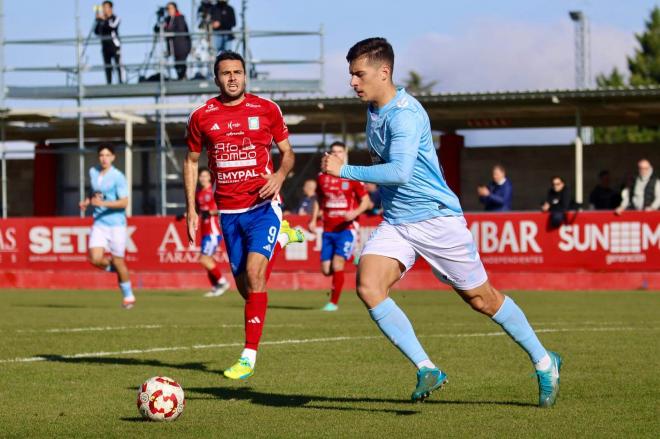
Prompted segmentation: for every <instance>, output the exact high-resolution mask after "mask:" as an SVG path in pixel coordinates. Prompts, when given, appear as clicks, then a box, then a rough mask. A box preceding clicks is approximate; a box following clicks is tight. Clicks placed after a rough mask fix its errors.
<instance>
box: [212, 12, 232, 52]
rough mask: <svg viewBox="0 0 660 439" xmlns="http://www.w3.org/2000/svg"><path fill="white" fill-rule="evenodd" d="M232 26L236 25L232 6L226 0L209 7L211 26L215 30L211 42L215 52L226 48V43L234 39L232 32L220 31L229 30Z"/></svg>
mask: <svg viewBox="0 0 660 439" xmlns="http://www.w3.org/2000/svg"><path fill="white" fill-rule="evenodd" d="M234 26H236V15H235V14H234V8H232V7H231V6H229V4H228V3H227V0H220V1H219V2H218V3H217V4H216V5H214V6H213V9H211V27H212V28H213V30H214V31H215V32H214V33H213V44H214V45H215V50H216V53H218V54H219V53H220V52H224V51H225V50H227V44H228V43H229V42H230V41H231V40H233V39H234V35H233V34H227V33H220V32H226V31H230V30H232V29H233V28H234Z"/></svg>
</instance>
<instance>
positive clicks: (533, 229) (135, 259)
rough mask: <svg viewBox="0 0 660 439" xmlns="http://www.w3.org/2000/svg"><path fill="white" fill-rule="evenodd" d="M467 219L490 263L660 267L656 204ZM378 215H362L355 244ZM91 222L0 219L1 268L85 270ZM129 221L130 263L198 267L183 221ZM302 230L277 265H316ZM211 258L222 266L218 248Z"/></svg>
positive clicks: (297, 221) (536, 267) (143, 267)
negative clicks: (552, 223)
mask: <svg viewBox="0 0 660 439" xmlns="http://www.w3.org/2000/svg"><path fill="white" fill-rule="evenodd" d="M287 219H288V220H289V221H290V222H291V224H292V225H294V226H295V225H300V226H302V227H305V226H306V224H307V222H308V221H307V218H306V217H301V216H290V217H288V218H287ZM466 219H467V221H468V227H469V228H470V231H471V232H472V234H473V236H474V238H475V241H476V243H477V247H478V248H479V251H480V254H481V257H482V260H483V261H484V263H485V265H486V268H487V269H488V270H489V271H502V272H516V271H525V272H529V271H532V272H533V271H539V272H541V271H564V270H572V271H575V270H585V271H596V272H597V271H656V270H660V212H625V213H624V214H623V215H621V216H616V215H614V213H612V212H577V213H571V214H569V216H568V220H567V223H566V224H565V225H563V226H561V227H560V228H558V229H550V228H549V227H548V216H547V215H546V214H542V213H537V212H529V213H524V212H520V213H500V214H485V213H484V214H481V213H479V214H466ZM379 221H380V220H379V219H378V218H363V219H362V220H361V227H360V230H359V233H358V236H359V242H358V246H357V247H358V252H359V249H360V248H361V246H362V244H363V243H364V242H365V241H366V240H367V239H368V237H369V235H370V233H371V232H372V231H373V229H374V228H375V227H376V226H377V225H378V223H379ZM91 224H92V222H91V219H80V218H70V217H54V218H16V219H7V220H0V269H2V270H4V271H11V270H78V269H85V270H87V269H89V265H88V263H87V261H86V253H87V241H88V238H89V232H90V227H91ZM128 224H129V225H128V228H127V235H128V236H127V246H126V249H127V253H126V259H127V262H128V264H129V267H130V268H131V270H137V271H170V270H198V263H197V258H198V254H199V248H197V247H189V246H188V243H187V238H186V232H185V222H184V221H177V220H176V219H175V218H174V217H146V216H142V217H133V218H130V219H129V221H128ZM307 238H308V240H307V242H306V243H305V244H293V245H289V246H287V248H286V249H285V251H284V252H283V253H282V254H281V255H280V256H279V257H278V259H277V261H276V266H275V271H280V272H287V271H289V272H290V271H304V272H317V271H318V270H319V257H320V245H321V244H320V243H321V239H320V238H321V231H320V230H318V231H317V232H316V233H311V232H308V233H307ZM197 244H199V238H198V240H197ZM217 258H218V260H219V261H221V262H222V263H223V265H224V268H225V269H228V265H227V263H226V257H225V255H224V253H220V254H218V255H217ZM424 265H425V264H424V262H423V261H421V260H420V261H418V266H424ZM349 270H354V266H353V264H349Z"/></svg>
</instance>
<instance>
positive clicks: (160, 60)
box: [0, 0, 324, 218]
mask: <svg viewBox="0 0 660 439" xmlns="http://www.w3.org/2000/svg"><path fill="white" fill-rule="evenodd" d="M78 3H79V2H78V1H76V11H75V23H76V35H75V37H74V38H57V39H47V38H42V39H20V40H18V39H16V40H11V39H5V35H4V34H5V32H4V31H5V27H4V1H3V0H0V67H1V68H0V112H1V113H2V115H6V114H8V113H9V109H8V108H7V105H6V101H7V100H8V99H12V100H18V99H31V100H37V99H39V100H53V99H57V100H74V101H75V106H70V105H66V106H63V107H61V108H60V109H59V110H55V111H53V109H51V110H50V113H49V114H50V115H58V114H67V113H68V114H71V113H72V112H73V113H75V114H76V116H77V125H78V130H77V131H78V132H77V154H78V174H79V175H78V186H79V191H78V192H79V198H80V199H81V200H82V199H83V198H84V197H85V157H84V156H85V153H86V149H85V124H86V120H85V119H86V118H87V117H92V118H93V117H94V116H93V115H92V114H90V107H89V106H87V105H86V102H87V101H90V100H95V99H104V98H105V99H107V98H113V99H114V98H124V99H133V98H151V99H153V100H154V102H153V103H152V104H144V103H143V102H141V103H135V104H124V105H121V108H122V111H106V112H105V114H102V115H101V117H103V118H106V119H110V120H111V121H112V122H113V123H121V124H124V126H125V134H124V142H123V143H124V144H125V146H126V148H125V163H124V165H125V169H126V178H127V180H128V187H129V191H130V190H131V187H132V154H133V148H132V147H133V131H134V125H139V124H145V123H146V121H147V120H152V121H153V120H157V122H158V123H157V125H158V129H157V131H156V132H155V133H154V137H155V139H156V142H155V148H156V150H157V154H158V177H159V178H158V180H159V197H158V208H157V213H158V214H160V215H166V214H167V213H168V211H170V210H171V209H179V208H181V207H182V205H181V203H176V202H172V201H169V200H168V183H170V182H175V181H180V179H181V177H180V175H181V174H180V171H181V168H180V163H179V161H178V160H177V159H176V158H175V155H174V151H173V145H172V143H171V142H170V137H169V136H168V132H167V124H168V120H172V119H175V118H177V117H178V118H181V117H184V116H185V115H186V113H187V111H189V110H190V109H191V108H193V107H194V106H197V105H198V104H194V103H191V102H188V103H182V102H172V103H169V102H168V98H170V97H175V96H188V97H190V98H191V99H197V100H200V99H202V98H203V97H204V96H208V95H213V94H217V86H216V85H215V83H214V81H213V78H212V74H211V72H212V71H213V62H214V58H215V57H214V53H213V49H212V45H210V44H207V45H206V47H208V56H205V57H204V59H201V60H200V59H198V60H187V61H183V62H172V61H169V60H168V59H167V57H166V56H167V55H166V50H165V49H166V44H167V41H168V38H173V37H176V36H182V35H186V36H190V38H191V40H192V42H193V46H194V45H195V44H196V43H197V44H203V41H206V42H207V43H209V42H210V38H211V34H210V33H209V32H189V33H183V34H182V33H171V32H165V31H164V29H163V26H159V28H158V29H157V31H156V30H155V31H154V33H153V34H143V35H122V37H121V43H122V46H125V45H130V44H143V45H145V44H147V45H148V44H151V50H150V51H149V55H148V58H146V59H145V61H144V62H142V63H131V62H128V63H122V66H123V68H124V69H125V70H126V71H127V72H128V74H127V75H126V79H127V82H124V83H121V84H94V83H89V79H88V78H89V76H90V73H93V72H100V71H103V70H104V69H105V67H106V66H105V65H93V64H88V63H87V62H86V57H85V53H86V51H87V46H88V45H99V44H101V42H102V38H91V34H92V32H91V31H90V33H89V34H88V35H87V36H86V37H85V36H84V35H83V32H82V30H81V25H80V11H79V5H78ZM196 6H197V2H196V1H194V0H193V1H192V7H191V12H192V14H191V16H190V17H191V18H192V17H195V15H196V12H197V7H196ZM246 10H247V0H243V1H242V5H241V18H242V20H241V21H242V23H241V27H240V28H235V29H234V30H232V31H220V32H213V33H214V34H216V33H217V34H224V35H232V36H233V37H234V39H235V40H236V41H237V49H236V50H237V51H239V52H240V53H242V55H243V57H244V59H245V62H246V74H247V76H248V85H247V87H248V90H249V91H252V92H259V93H265V94H280V95H289V94H294V93H306V94H316V93H320V92H321V91H322V90H323V67H324V43H323V39H324V32H323V28H322V27H320V28H319V29H318V30H316V31H259V30H251V29H249V28H248V26H247V24H246V22H247V19H246ZM274 38H296V39H301V38H307V39H308V38H313V39H316V40H318V41H317V44H318V46H317V50H318V51H317V53H316V54H315V55H316V56H313V57H308V58H302V57H301V58H297V59H290V58H286V59H281V58H260V57H257V56H255V55H254V54H253V52H252V50H251V47H252V41H253V40H255V39H274ZM10 46H21V47H26V48H29V47H31V46H32V47H34V46H39V47H45V46H46V47H70V48H73V49H74V50H75V60H74V62H73V63H71V64H70V65H43V66H8V65H7V64H6V63H5V47H10ZM26 50H28V49H26ZM182 64H185V65H186V66H187V67H188V68H192V69H196V70H197V71H198V73H199V74H198V75H197V76H196V78H195V79H190V80H187V79H184V80H180V81H178V80H177V81H175V80H170V79H169V78H170V73H171V70H172V69H173V68H175V67H177V66H180V65H182ZM273 65H286V66H303V67H304V66H311V67H312V69H311V71H312V73H311V77H309V76H310V75H309V72H308V75H307V76H308V77H307V78H305V79H299V78H284V79H272V78H270V77H269V75H268V72H267V71H266V70H265V69H266V68H267V67H266V66H273ZM308 70H310V69H308ZM147 72H151V74H150V75H148V74H147ZM8 73H9V74H11V73H51V74H52V73H60V74H63V75H64V78H65V80H64V81H63V82H64V84H62V83H60V84H52V85H39V86H28V85H24V84H17V85H14V84H7V82H8V81H7V78H6V75H7V74H8ZM130 79H133V80H134V82H129V81H130ZM12 110H13V109H12ZM172 111H174V112H176V113H174V114H173V113H171V112H172ZM96 112H97V114H98V106H97V107H96ZM96 117H98V116H96ZM6 123H7V119H6V117H2V116H1V115H0V159H1V173H2V178H1V184H2V217H3V218H6V217H7V169H6V167H7V155H6V153H7V149H6V147H5V127H6ZM129 196H130V192H129ZM128 214H129V215H130V208H129V211H128ZM81 215H82V214H81Z"/></svg>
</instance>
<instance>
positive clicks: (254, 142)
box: [186, 94, 289, 213]
mask: <svg viewBox="0 0 660 439" xmlns="http://www.w3.org/2000/svg"><path fill="white" fill-rule="evenodd" d="M288 137H289V130H288V128H287V126H286V124H285V123H284V117H283V116H282V112H281V110H280V108H279V106H277V104H275V103H274V102H272V101H269V100H268V99H263V98H260V97H258V96H255V95H252V94H246V95H245V99H244V100H243V101H242V102H241V103H240V104H238V105H235V106H228V105H224V104H223V103H222V102H220V99H219V98H218V97H214V98H212V99H209V100H208V101H207V102H206V104H204V105H203V106H201V107H199V108H197V109H195V110H194V111H193V112H192V113H191V114H190V117H189V118H188V126H187V127H186V141H187V143H188V150H189V151H192V152H197V153H201V152H202V150H203V149H204V148H206V151H207V155H208V162H209V168H210V169H211V172H212V174H213V178H214V180H215V187H216V189H215V198H216V202H217V205H218V207H219V209H220V212H221V213H238V212H245V211H248V210H250V209H253V208H255V207H257V206H258V205H262V204H264V203H265V202H269V201H270V200H264V199H263V198H261V197H260V196H259V190H260V189H261V188H262V187H263V186H264V185H265V183H266V180H265V179H264V178H263V177H262V176H261V175H262V174H272V173H273V162H272V160H271V159H270V149H271V147H272V144H273V142H275V143H280V142H283V141H285V140H287V139H288ZM275 201H278V202H280V200H279V197H278V198H276V199H275Z"/></svg>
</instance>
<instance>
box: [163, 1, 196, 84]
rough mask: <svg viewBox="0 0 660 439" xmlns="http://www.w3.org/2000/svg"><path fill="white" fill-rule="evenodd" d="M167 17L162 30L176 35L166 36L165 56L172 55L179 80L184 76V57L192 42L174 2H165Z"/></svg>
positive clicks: (183, 19)
mask: <svg viewBox="0 0 660 439" xmlns="http://www.w3.org/2000/svg"><path fill="white" fill-rule="evenodd" d="M166 9H167V18H165V21H164V23H163V31H165V32H171V33H176V34H177V35H176V36H172V37H167V56H173V57H174V62H175V67H174V68H175V70H176V75H177V78H178V79H179V80H181V79H185V78H186V69H187V66H186V59H187V58H188V54H190V49H191V48H192V43H191V41H190V35H189V34H188V25H187V24H186V19H185V17H184V16H183V14H181V12H179V8H178V7H177V5H176V3H174V2H169V3H168V4H167V7H166Z"/></svg>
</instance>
